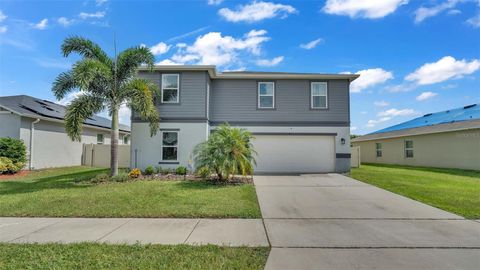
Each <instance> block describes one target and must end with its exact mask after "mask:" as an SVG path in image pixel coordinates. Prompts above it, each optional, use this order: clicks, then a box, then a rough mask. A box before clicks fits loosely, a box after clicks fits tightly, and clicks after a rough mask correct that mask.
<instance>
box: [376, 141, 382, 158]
mask: <svg viewBox="0 0 480 270" xmlns="http://www.w3.org/2000/svg"><path fill="white" fill-rule="evenodd" d="M377 145H379V146H380V148H377ZM379 152H380V156H379V155H378V153H379ZM375 157H376V158H381V157H383V145H382V143H375Z"/></svg>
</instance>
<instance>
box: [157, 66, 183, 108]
mask: <svg viewBox="0 0 480 270" xmlns="http://www.w3.org/2000/svg"><path fill="white" fill-rule="evenodd" d="M172 75H175V76H177V88H165V87H163V83H164V82H165V80H164V79H163V77H164V76H172ZM163 90H177V100H176V101H164V100H163V97H164V95H163ZM160 102H161V103H167V104H168V103H179V102H180V74H176V73H165V74H162V97H161V100H160Z"/></svg>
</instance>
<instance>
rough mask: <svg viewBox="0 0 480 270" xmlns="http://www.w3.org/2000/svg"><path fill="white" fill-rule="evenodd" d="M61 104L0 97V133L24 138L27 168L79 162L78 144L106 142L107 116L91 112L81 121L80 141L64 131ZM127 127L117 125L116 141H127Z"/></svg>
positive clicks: (80, 152)
mask: <svg viewBox="0 0 480 270" xmlns="http://www.w3.org/2000/svg"><path fill="white" fill-rule="evenodd" d="M64 116H65V107H64V106H62V105H59V104H56V103H53V102H51V101H48V100H41V99H37V98H34V97H30V96H24V95H21V96H6V97H0V137H12V138H17V139H21V140H23V141H24V143H25V145H26V147H27V158H28V163H27V166H26V167H27V168H30V169H40V168H49V167H63V166H74V165H81V161H82V144H84V143H88V144H110V120H108V119H106V118H103V117H99V116H93V117H92V118H89V119H87V120H86V121H85V123H84V125H83V133H82V138H81V139H82V140H81V142H74V141H72V140H70V138H69V137H68V136H67V133H66V132H65V124H64ZM129 136H130V128H129V127H128V126H125V125H120V137H119V138H120V140H119V144H129Z"/></svg>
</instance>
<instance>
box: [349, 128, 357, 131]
mask: <svg viewBox="0 0 480 270" xmlns="http://www.w3.org/2000/svg"><path fill="white" fill-rule="evenodd" d="M357 129H358V128H357V127H350V131H355V130H357Z"/></svg>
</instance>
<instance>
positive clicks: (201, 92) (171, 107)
mask: <svg viewBox="0 0 480 270" xmlns="http://www.w3.org/2000/svg"><path fill="white" fill-rule="evenodd" d="M166 73H174V74H180V99H179V100H180V103H178V104H165V103H160V100H158V101H157V109H158V111H159V112H160V117H161V119H162V120H166V119H206V103H207V102H206V95H207V72H175V71H169V72H166ZM161 74H162V73H160V72H158V71H156V72H139V74H138V76H139V77H140V78H145V79H148V80H151V81H153V82H154V83H155V84H157V85H158V87H159V89H161V85H162V84H161V78H162V75H161ZM135 118H136V114H134V120H135Z"/></svg>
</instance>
